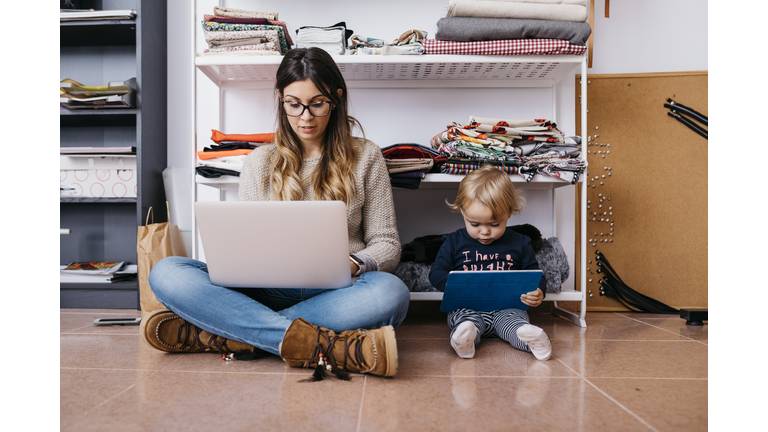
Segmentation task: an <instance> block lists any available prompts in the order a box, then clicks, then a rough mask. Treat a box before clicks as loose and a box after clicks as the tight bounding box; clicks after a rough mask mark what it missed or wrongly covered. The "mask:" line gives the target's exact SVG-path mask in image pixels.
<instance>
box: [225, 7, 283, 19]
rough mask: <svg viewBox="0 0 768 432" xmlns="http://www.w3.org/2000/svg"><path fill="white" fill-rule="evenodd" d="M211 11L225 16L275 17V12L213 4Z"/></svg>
mask: <svg viewBox="0 0 768 432" xmlns="http://www.w3.org/2000/svg"><path fill="white" fill-rule="evenodd" d="M213 13H214V15H216V16H220V17H226V18H266V19H269V20H276V19H277V12H254V11H249V10H244V9H235V8H225V7H220V6H214V8H213Z"/></svg>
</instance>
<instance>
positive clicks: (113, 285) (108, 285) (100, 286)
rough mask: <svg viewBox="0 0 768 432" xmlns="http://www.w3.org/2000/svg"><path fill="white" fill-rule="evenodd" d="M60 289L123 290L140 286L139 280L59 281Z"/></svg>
mask: <svg viewBox="0 0 768 432" xmlns="http://www.w3.org/2000/svg"><path fill="white" fill-rule="evenodd" d="M59 288H60V289H94V290H96V289H97V290H104V289H107V290H109V289H113V290H121V289H138V288H139V280H138V279H135V280H129V281H125V282H104V283H94V282H79V283H78V282H70V283H64V282H60V283H59Z"/></svg>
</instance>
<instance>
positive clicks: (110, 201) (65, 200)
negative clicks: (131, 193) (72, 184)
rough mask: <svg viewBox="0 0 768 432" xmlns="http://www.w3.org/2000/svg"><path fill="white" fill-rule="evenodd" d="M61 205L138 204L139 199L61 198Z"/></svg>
mask: <svg viewBox="0 0 768 432" xmlns="http://www.w3.org/2000/svg"><path fill="white" fill-rule="evenodd" d="M59 199H60V203H61V204H73V203H87V204H125V203H130V204H136V202H138V199H137V198H136V197H133V198H91V197H60V198H59Z"/></svg>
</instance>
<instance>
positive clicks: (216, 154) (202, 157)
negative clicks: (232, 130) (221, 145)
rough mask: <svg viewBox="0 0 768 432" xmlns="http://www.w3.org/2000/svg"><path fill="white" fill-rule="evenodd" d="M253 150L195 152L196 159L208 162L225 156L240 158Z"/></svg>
mask: <svg viewBox="0 0 768 432" xmlns="http://www.w3.org/2000/svg"><path fill="white" fill-rule="evenodd" d="M252 151H253V149H236V150H222V151H215V152H211V151H199V152H197V158H198V159H200V160H209V159H215V158H220V157H227V156H242V155H248V154H250V153H251V152H252Z"/></svg>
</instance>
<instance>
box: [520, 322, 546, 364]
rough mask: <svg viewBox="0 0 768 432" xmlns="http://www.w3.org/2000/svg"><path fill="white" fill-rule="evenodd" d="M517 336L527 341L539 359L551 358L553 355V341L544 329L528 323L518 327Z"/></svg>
mask: <svg viewBox="0 0 768 432" xmlns="http://www.w3.org/2000/svg"><path fill="white" fill-rule="evenodd" d="M517 337H518V338H520V340H521V341H523V342H525V343H526V344H527V345H528V347H529V348H530V349H531V352H533V355H534V356H536V358H537V359H539V360H549V358H550V357H551V356H552V343H551V342H550V341H549V336H547V333H545V332H544V329H542V328H539V327H536V326H535V325H531V324H526V325H524V326H522V327H520V328H519V329H517Z"/></svg>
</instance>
